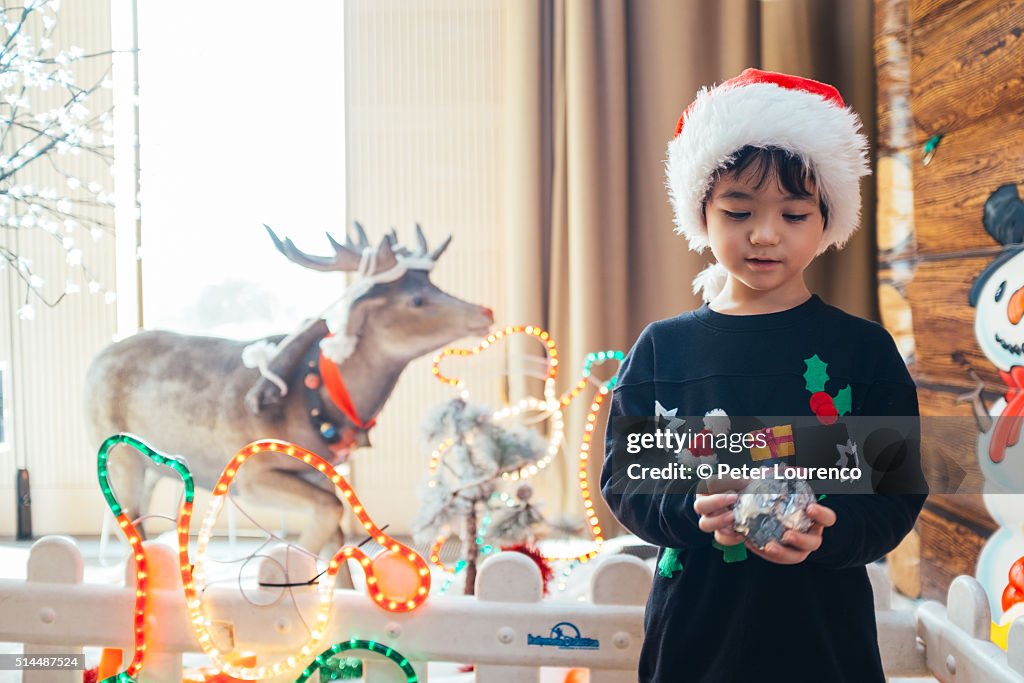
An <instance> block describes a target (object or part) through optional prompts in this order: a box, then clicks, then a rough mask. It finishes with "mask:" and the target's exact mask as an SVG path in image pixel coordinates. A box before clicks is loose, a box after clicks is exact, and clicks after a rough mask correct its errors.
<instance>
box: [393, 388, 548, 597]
mask: <svg viewBox="0 0 1024 683" xmlns="http://www.w3.org/2000/svg"><path fill="white" fill-rule="evenodd" d="M492 414H493V410H492V409H491V408H488V407H486V406H483V405H479V404H473V403H467V402H466V401H464V400H463V399H461V398H456V399H454V400H452V401H449V402H448V403H445V404H443V405H441V406H438V407H437V408H435V409H434V410H432V411H431V412H430V413H429V414H428V415H427V417H426V419H425V420H424V424H423V428H422V432H423V437H424V439H425V440H426V441H427V443H429V444H431V446H432V447H434V446H436V445H437V444H440V443H443V442H448V440H450V446H448V447H447V448H446V449H444V452H443V455H442V457H441V460H440V463H439V465H438V467H437V469H436V471H435V472H433V473H432V474H430V475H428V477H427V479H426V481H425V484H424V486H423V488H422V492H421V498H422V505H421V507H420V512H419V515H418V516H417V518H416V519H415V521H414V522H413V533H414V534H415V537H416V540H417V542H419V543H424V544H429V543H431V542H433V541H434V539H435V538H437V537H438V536H439V535H444V534H446V533H447V531H446V530H448V529H450V530H452V532H453V533H458V534H460V535H461V537H462V543H463V546H462V547H463V551H462V556H463V559H464V560H465V562H466V591H465V592H466V595H472V594H473V591H474V584H475V583H476V565H477V559H478V556H479V549H478V547H477V539H478V538H479V536H480V526H481V523H482V522H483V519H484V517H485V516H486V515H488V514H489V515H491V520H492V521H491V524H490V527H489V529H488V538H494V540H495V541H501V542H505V543H518V542H523V541H530V542H532V541H533V540H534V538H535V535H536V527H537V525H538V524H540V523H542V522H543V521H544V519H543V516H542V515H541V514H540V511H539V510H538V509H537V507H536V506H534V505H532V504H531V502H530V497H531V493H532V491H531V490H530V488H529V487H528V486H520V487H519V489H518V490H517V491H516V499H517V502H515V503H513V504H511V505H510V504H508V503H506V502H503V501H502V500H501V496H500V495H498V494H499V493H500V492H499V490H498V488H499V486H498V485H499V483H500V482H501V480H502V477H503V475H507V474H512V473H514V472H518V471H519V470H521V469H522V468H523V467H528V466H529V465H530V464H532V463H535V462H537V461H538V460H539V459H540V458H541V456H542V455H543V454H544V452H545V450H546V448H547V443H546V442H545V440H544V439H543V438H542V437H541V436H540V434H538V433H537V432H536V431H534V430H533V429H530V428H528V427H525V426H522V425H505V424H499V423H497V422H495V420H494V419H493V418H492Z"/></svg>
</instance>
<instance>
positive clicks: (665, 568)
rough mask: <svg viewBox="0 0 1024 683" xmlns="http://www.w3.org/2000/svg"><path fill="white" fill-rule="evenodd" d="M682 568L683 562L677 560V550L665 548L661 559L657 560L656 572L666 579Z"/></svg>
mask: <svg viewBox="0 0 1024 683" xmlns="http://www.w3.org/2000/svg"><path fill="white" fill-rule="evenodd" d="M682 570H683V563H682V562H680V561H679V550H677V549H676V548H665V552H663V553H662V554H661V561H660V562H658V574H659V575H660V576H662V577H664V578H666V579H671V578H672V577H673V576H674V575H675V573H676V572H681V571H682Z"/></svg>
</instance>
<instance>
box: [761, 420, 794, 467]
mask: <svg viewBox="0 0 1024 683" xmlns="http://www.w3.org/2000/svg"><path fill="white" fill-rule="evenodd" d="M750 436H751V437H753V439H754V440H755V441H756V442H761V441H764V442H765V445H764V446H751V447H750V457H751V459H752V460H753V461H754V462H760V461H762V460H772V459H774V458H785V457H788V456H791V455H796V443H795V442H794V440H793V425H780V426H778V427H765V428H764V429H758V430H757V431H753V432H750Z"/></svg>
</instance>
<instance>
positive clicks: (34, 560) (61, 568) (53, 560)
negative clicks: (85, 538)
mask: <svg viewBox="0 0 1024 683" xmlns="http://www.w3.org/2000/svg"><path fill="white" fill-rule="evenodd" d="M84 566H85V565H84V563H83V561H82V552H81V551H80V550H79V549H78V546H76V545H75V542H74V541H72V540H71V539H70V538H68V537H66V536H44V537H43V538H41V539H39V540H38V541H36V542H35V543H34V544H33V545H32V549H31V550H30V551H29V555H28V567H27V574H26V581H28V582H29V583H66V584H80V583H82V575H83V570H84ZM62 607H63V605H57V604H54V605H46V606H45V607H42V608H40V610H39V613H38V614H36V615H35V616H34V618H35V619H38V620H39V621H41V622H42V623H44V624H46V625H47V626H48V627H49V628H51V629H52V630H53V632H54V634H58V633H60V631H61V629H62V627H63V623H62V617H64V615H63V614H62V609H61V608H62ZM65 618H66V617H65ZM47 655H51V656H52V655H78V656H79V657H81V656H82V646H81V645H77V646H71V645H41V644H36V643H25V656H27V657H45V656H47ZM21 680H22V681H23V683H75V682H78V681H81V680H82V672H81V670H77V671H33V670H25V671H24V673H23V676H22V679H21Z"/></svg>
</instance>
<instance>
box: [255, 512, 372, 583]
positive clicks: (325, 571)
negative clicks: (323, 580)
mask: <svg viewBox="0 0 1024 683" xmlns="http://www.w3.org/2000/svg"><path fill="white" fill-rule="evenodd" d="M389 526H391V525H390V524H385V525H384V526H382V527H381V529H380V530H381V531H384V530H385V529H387V528H388V527H389ZM372 540H373V536H367V537H366V538H365V539H363V540H362V541H361V542H360V543H359V545H357V546H356V547H357V548H362V547H363V546H364V545H366V544H367V543H369V542H370V541H372ZM326 573H327V570H326V569H325V570H323V571H322V572H320V573H319V574H317V575H316V576H314V577H313V578H312V579H310V580H309V581H302V582H300V583H264V582H263V581H260V582H259V584H258V585H260V586H264V587H266V588H296V587H298V586H312V585H313V584H314V583H316V582H317V580H318V579H319V578H320V577H321V576H323V575H324V574H326Z"/></svg>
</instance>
